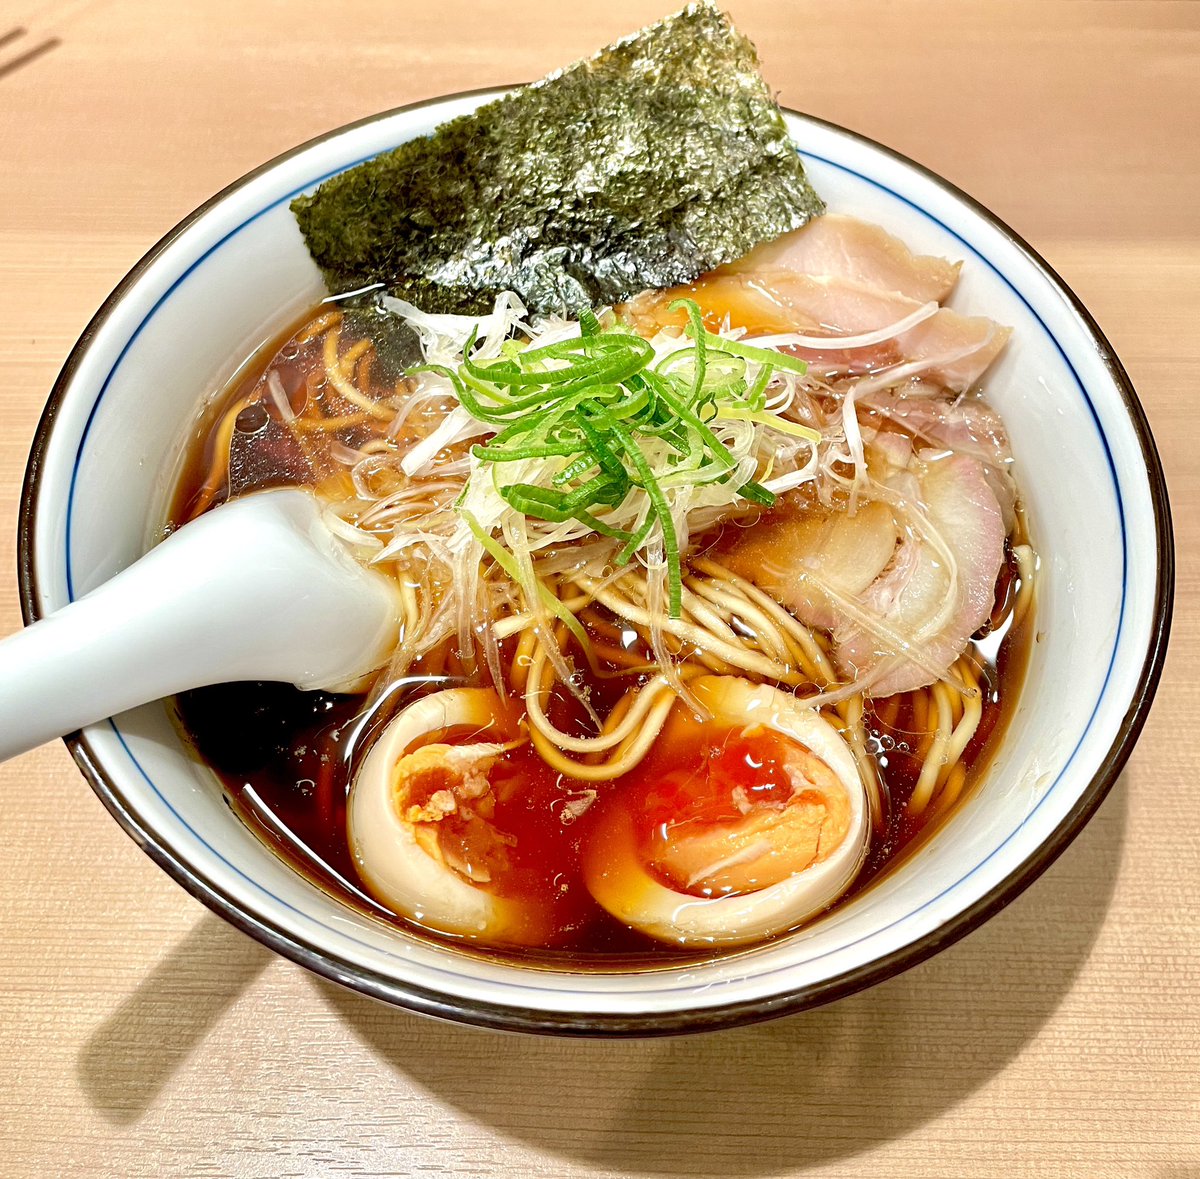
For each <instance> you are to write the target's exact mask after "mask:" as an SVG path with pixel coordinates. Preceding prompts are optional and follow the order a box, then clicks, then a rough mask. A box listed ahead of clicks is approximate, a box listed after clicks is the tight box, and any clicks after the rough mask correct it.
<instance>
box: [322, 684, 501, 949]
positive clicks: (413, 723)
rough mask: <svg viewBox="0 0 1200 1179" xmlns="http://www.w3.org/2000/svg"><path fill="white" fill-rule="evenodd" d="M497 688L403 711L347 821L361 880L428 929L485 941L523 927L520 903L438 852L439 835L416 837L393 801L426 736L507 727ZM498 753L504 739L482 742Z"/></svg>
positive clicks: (441, 696) (354, 796) (354, 791)
mask: <svg viewBox="0 0 1200 1179" xmlns="http://www.w3.org/2000/svg"><path fill="white" fill-rule="evenodd" d="M501 716H502V711H501V708H500V702H499V700H498V699H497V697H496V694H495V692H493V691H491V690H490V689H485V688H451V689H448V690H446V691H443V692H437V693H435V694H434V695H432V696H427V697H425V698H424V699H423V700H419V701H417V703H415V704H412V705H410V706H409V707H408V708H406V709H404V710H403V711H402V712H401V713H400V714H399V715H398V716H397V717H396V718H395V720H393V721H392V722H391V723H390V724H389V725H388V727H387V728H386V729H385V730H384V732H383V734H382V735H381V736H380V738H379V739H378V740H377V741H376V742H375V745H374V746H373V748H372V749H371V751H370V753H369V754H368V755H367V757H366V759H365V760H364V762H363V764H362V767H361V768H360V769H359V771H358V773H357V775H356V776H355V779H354V784H353V786H352V787H351V789H350V797H349V801H348V803H347V809H346V822H347V829H348V835H349V840H350V852H351V854H352V855H353V857H354V862H355V863H356V864H357V866H358V871H359V874H360V875H361V877H362V879H363V882H364V883H365V884H366V885H367V887H368V889H369V890H370V892H371V893H372V894H373V895H374V896H375V897H376V899H378V900H380V901H382V902H383V903H384V904H385V905H387V906H388V907H389V908H390V909H392V910H393V911H394V912H396V913H398V914H400V915H401V916H404V917H408V918H411V919H412V920H413V921H416V922H419V923H420V924H421V925H424V926H426V927H428V928H430V929H435V930H439V931H441V932H443V933H450V934H458V935H462V936H467V937H480V936H483V937H486V938H487V939H488V940H499V941H505V940H510V939H512V938H513V937H514V936H515V934H516V931H517V929H518V928H519V926H520V924H521V922H520V914H519V910H518V906H517V905H516V903H515V902H513V901H511V900H507V899H505V898H503V897H498V896H495V895H494V894H493V893H491V892H489V891H488V890H487V889H485V888H482V887H480V886H478V885H475V884H472V883H471V882H470V881H469V880H467V879H465V878H464V877H463V876H462V875H460V874H459V873H458V872H456V871H454V869H453V868H451V867H450V866H449V865H447V864H446V863H444V862H443V861H442V860H441V859H440V858H439V857H438V856H437V854H436V841H434V842H433V843H431V842H430V841H428V840H426V841H425V843H426V844H427V845H429V846H431V847H432V848H433V853H432V854H431V852H430V851H426V850H425V847H424V846H422V844H421V842H419V841H418V839H417V834H416V827H415V826H414V824H412V823H409V822H407V821H406V820H405V819H404V817H403V816H402V814H401V813H400V810H399V808H398V807H397V805H396V792H395V786H394V784H395V781H396V774H397V766H398V765H400V763H401V761H402V759H403V758H404V757H405V756H406V754H408V752H409V751H410V750H411V749H412V748H413V747H414V746H418V745H420V744H423V742H421V738H422V737H425V736H428V735H431V734H434V733H437V732H439V731H441V730H445V729H453V728H459V727H470V728H471V729H474V730H476V731H477V733H478V734H479V735H480V736H493V737H498V738H500V739H501V742H502V741H503V738H504V737H505V735H506V734H505V732H504V728H503V723H502V721H501V719H500V718H501ZM477 742H478V738H476V742H475V743H476V747H477V748H479V749H480V750H481V752H489V751H490V752H499V751H500V750H501V749H503V748H504V746H503V744H502V743H493V744H478V743H477Z"/></svg>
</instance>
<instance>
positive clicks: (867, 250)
mask: <svg viewBox="0 0 1200 1179" xmlns="http://www.w3.org/2000/svg"><path fill="white" fill-rule="evenodd" d="M960 266H961V263H959V262H949V261H947V260H946V259H945V258H937V257H933V256H931V255H927V254H914V253H913V252H912V250H910V249H909V248H908V246H906V245H905V244H904V242H902V241H901V240H900V239H899V238H897V237H893V236H892V235H891V234H890V233H888V232H887V230H885V229H882V228H881V227H880V226H878V225H872V224H871V223H870V222H869V221H860V220H859V219H858V218H857V217H848V216H846V215H845V214H841V213H826V214H825V215H824V216H823V217H817V218H814V219H813V220H812V221H810V222H809V223H808V224H807V225H805V226H803V227H802V228H800V229H796V230H793V231H792V232H791V233H785V234H784V235H783V236H782V237H779V238H776V239H775V241H773V242H766V243H765V244H764V245H761V246H758V247H757V248H756V249H753V250H751V251H750V253H749V254H747V255H746V256H745V257H744V258H742V259H740V260H739V261H737V262H731V263H730V264H729V265H728V266H724V267H722V268H721V270H719V271H718V273H729V274H754V273H763V272H766V271H772V270H787V271H791V272H793V273H795V274H808V275H824V276H826V277H830V278H841V279H848V280H849V281H851V282H855V283H860V284H862V285H863V286H869V287H876V288H878V289H879V290H881V291H895V292H897V293H898V294H901V295H904V296H905V297H907V298H909V299H915V300H916V301H917V302H918V303H928V302H931V301H932V302H934V303H941V302H943V301H944V300H945V299H946V297H947V296H948V295H949V294H950V292H951V290H952V289H953V288H954V284H955V283H956V282H957V281H958V271H959V267H960Z"/></svg>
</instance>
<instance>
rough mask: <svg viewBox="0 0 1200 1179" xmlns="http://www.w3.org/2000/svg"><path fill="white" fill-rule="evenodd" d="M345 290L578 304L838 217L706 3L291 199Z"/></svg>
mask: <svg viewBox="0 0 1200 1179" xmlns="http://www.w3.org/2000/svg"><path fill="white" fill-rule="evenodd" d="M292 210H293V212H294V213H295V216H296V220H297V222H298V223H299V226H300V229H301V231H302V232H303V234H304V238H305V241H306V242H307V244H308V248H309V251H310V253H311V254H312V256H313V258H314V260H315V261H316V262H317V264H318V265H319V266H320V267H321V269H322V271H323V272H324V274H325V278H326V282H327V283H328V285H329V288H330V290H331V291H333V292H334V293H337V292H340V291H345V290H351V289H354V288H356V287H361V286H363V285H365V284H368V283H372V282H383V283H384V284H385V285H386V286H387V288H388V289H389V290H390V291H391V292H392V293H393V294H395V295H399V296H401V297H403V298H405V299H408V300H409V301H410V302H413V303H415V304H417V305H418V306H420V307H423V308H425V309H426V310H428V311H451V312H468V313H475V312H481V311H484V310H486V309H487V308H488V307H489V305H490V304H491V302H492V300H493V298H494V296H495V294H496V293H497V292H498V291H501V290H512V291H515V292H516V293H517V294H518V295H519V296H520V297H521V298H522V299H523V300H524V301H525V303H526V305H527V306H528V307H530V309H531V310H534V311H542V312H563V311H566V312H571V311H578V310H579V309H580V308H581V307H583V306H588V305H595V304H611V303H615V302H619V301H620V300H622V299H626V298H628V297H629V296H631V295H633V294H635V293H636V292H637V291H640V290H644V289H646V288H647V287H665V286H672V285H674V284H676V283H681V282H687V281H689V280H690V279H692V278H695V277H696V275H698V274H700V273H702V272H703V271H705V270H710V269H712V268H713V267H714V266H719V265H721V264H722V263H724V262H730V261H733V260H734V259H735V258H739V257H741V256H742V255H744V254H746V253H747V252H749V250H750V249H752V248H753V247H754V246H756V245H758V244H759V243H761V242H764V241H769V240H771V239H773V238H776V237H778V236H779V235H780V234H782V233H785V232H787V231H788V230H791V229H797V228H799V227H800V226H801V225H803V224H804V223H805V222H806V221H808V220H809V218H810V217H813V216H817V215H819V214H820V213H822V212H823V211H824V203H823V202H822V201H821V198H820V197H819V196H818V195H817V194H816V192H814V191H813V189H812V187H811V185H810V184H809V183H808V180H807V178H806V177H805V174H804V169H803V166H802V165H801V163H800V158H799V156H798V155H797V153H796V151H795V148H794V147H793V145H792V143H791V141H790V140H789V139H788V135H787V129H786V127H785V125H784V122H783V117H782V115H781V114H780V112H779V107H778V106H777V105H776V103H775V101H774V99H773V98H772V96H771V93H770V91H769V90H768V89H767V86H766V83H765V82H764V81H763V79H762V77H761V76H760V75H759V72H758V58H757V55H756V53H755V50H754V46H753V45H752V44H751V43H750V41H748V40H747V39H746V38H745V37H743V36H742V35H741V34H740V33H738V32H737V31H736V30H735V29H734V28H733V27H732V25H731V24H730V23H729V21H728V19H727V18H726V16H725V15H724V14H723V13H722V12H720V10H719V9H717V8H716V7H715V6H714V5H713V4H712V3H710V2H708V0H702V2H699V3H694V4H691V5H689V6H688V7H687V8H685V9H684V10H683V11H682V12H679V13H677V14H676V15H674V16H672V17H669V18H668V19H666V20H664V21H662V22H660V23H659V24H656V25H652V26H650V27H649V28H646V29H643V30H642V31H641V32H640V33H637V34H635V35H633V36H632V37H629V38H627V39H625V40H623V41H619V42H617V43H616V44H615V45H611V46H609V47H608V48H607V49H603V50H601V51H600V52H599V53H598V54H596V55H595V56H594V57H591V58H588V59H587V60H585V61H581V62H577V63H576V64H574V65H572V66H568V67H567V68H566V69H564V70H561V71H558V72H556V73H554V74H551V75H549V76H548V77H546V78H544V79H542V80H541V81H539V82H534V83H533V84H532V85H529V86H525V87H522V88H521V89H519V90H516V91H514V92H513V93H511V94H509V95H506V96H505V97H503V98H501V99H498V100H497V101H495V102H491V103H488V104H487V105H485V106H482V107H480V108H479V109H478V110H476V111H475V112H473V113H472V114H470V115H465V116H462V117H461V118H458V119H454V120H452V121H451V122H449V123H446V124H444V125H443V126H442V127H440V128H439V129H438V130H437V131H436V132H435V133H434V134H433V135H432V136H429V137H428V138H424V139H417V140H413V141H411V142H409V143H405V144H402V145H401V146H400V147H398V148H397V149H395V150H394V151H391V152H388V153H386V154H384V155H381V156H377V157H376V158H375V159H373V160H370V161H368V162H367V163H364V164H360V165H359V166H358V167H356V168H352V169H350V170H349V171H347V172H343V173H341V174H340V175H338V176H335V177H333V178H332V179H330V180H327V181H326V182H325V183H324V184H322V185H321V187H320V188H318V189H317V190H316V192H314V193H312V194H311V195H309V196H302V197H299V198H297V199H296V200H295V201H293V202H292Z"/></svg>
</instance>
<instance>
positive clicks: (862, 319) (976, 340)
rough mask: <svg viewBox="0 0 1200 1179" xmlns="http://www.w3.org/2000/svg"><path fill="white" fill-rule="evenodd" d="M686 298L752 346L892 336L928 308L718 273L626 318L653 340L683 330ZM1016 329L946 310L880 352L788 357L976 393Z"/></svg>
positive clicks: (782, 278) (763, 276)
mask: <svg viewBox="0 0 1200 1179" xmlns="http://www.w3.org/2000/svg"><path fill="white" fill-rule="evenodd" d="M680 297H688V298H694V299H695V300H696V301H697V302H698V303H699V304H700V306H701V308H703V310H704V312H705V319H706V321H707V323H708V325H709V327H710V328H714V329H715V328H720V327H722V326H723V325H724V324H725V323H728V324H729V326H730V327H735V328H736V327H740V328H745V329H746V331H747V338H748V339H750V340H752V338H753V337H754V336H755V335H760V334H763V335H776V334H780V333H787V332H799V333H801V334H803V335H808V336H829V337H836V336H857V335H861V334H864V333H868V332H874V331H878V330H879V329H881V328H887V327H889V326H891V325H892V324H895V323H899V322H900V321H901V320H903V319H904V318H905V317H907V316H910V315H912V314H913V313H914V312H915V311H918V310H920V308H921V307H922V306H923V304H922V303H921V302H920V301H918V300H916V299H909V298H907V297H906V296H904V295H900V294H897V293H895V292H893V291H885V290H882V289H880V288H878V287H872V286H867V285H866V284H864V283H860V282H855V281H853V280H851V279H846V278H835V277H829V276H823V275H806V274H795V273H792V272H790V271H787V270H769V271H763V272H759V273H755V274H749V273H745V274H730V273H722V272H719V271H718V272H714V273H713V274H710V275H707V276H705V277H703V278H700V279H697V280H696V282H695V283H693V284H692V285H691V286H689V287H675V288H672V289H671V290H668V291H647V292H644V293H643V294H641V295H638V296H637V297H636V298H634V299H632V300H631V301H630V302H629V303H627V304H625V305H624V307H623V308H622V315H623V316H624V317H625V318H627V319H628V320H629V321H630V322H631V324H632V325H633V326H634V328H635V329H636V330H638V331H639V332H642V333H643V334H646V335H653V334H654V332H655V331H656V330H657V329H659V328H661V327H663V326H665V325H672V324H673V325H677V326H680V327H682V326H683V325H684V323H685V322H686V317H685V314H684V312H683V311H682V310H679V311H675V312H672V311H671V310H670V305H671V303H672V302H673V301H674V300H675V299H678V298H680ZM1010 333H1011V329H1009V328H1007V327H1002V326H1001V325H1000V324H998V323H995V322H994V321H992V320H990V319H987V318H985V317H983V316H965V315H960V314H959V313H958V312H957V311H951V310H949V309H948V308H945V307H942V308H939V309H938V310H937V311H936V312H934V314H933V315H931V316H929V318H927V319H925V320H922V321H921V322H920V323H918V324H916V325H915V326H914V327H911V328H909V329H908V330H907V331H904V332H901V333H899V334H898V335H896V336H893V337H892V338H891V339H889V340H886V341H885V342H883V343H880V344H872V345H869V346H867V347H859V348H838V347H835V346H834V342H833V341H832V340H831V343H830V347H828V348H825V347H821V348H800V347H791V348H788V349H787V350H788V351H789V352H793V353H794V354H795V355H797V356H799V357H801V358H802V359H804V360H807V361H808V362H809V365H810V367H811V370H812V371H813V372H814V373H818V374H821V375H825V376H830V377H836V376H839V375H844V374H854V373H865V372H872V371H875V370H877V369H882V368H886V367H888V366H890V365H896V364H904V363H907V362H920V363H921V365H922V368H921V375H923V376H926V377H929V378H931V379H933V380H935V381H938V382H940V383H941V384H942V385H945V386H946V387H947V388H949V389H951V390H953V391H954V392H956V393H959V392H962V391H964V390H966V389H969V388H971V387H972V386H973V385H975V384H976V383H977V382H978V380H979V378H980V377H981V376H982V375H983V373H984V370H985V369H986V368H987V367H988V365H990V364H991V363H992V361H993V360H995V358H996V356H997V355H998V354H999V352H1000V350H1001V349H1002V348H1003V347H1004V345H1005V342H1006V341H1007V340H1008V337H1009V335H1010Z"/></svg>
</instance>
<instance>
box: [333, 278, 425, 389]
mask: <svg viewBox="0 0 1200 1179" xmlns="http://www.w3.org/2000/svg"><path fill="white" fill-rule="evenodd" d="M344 315H345V330H346V331H347V332H348V333H349V334H350V335H351V336H354V337H357V338H365V339H369V340H371V341H372V342H373V343H374V345H375V363H376V364H377V365H378V366H379V376H380V377H381V378H382V379H383V380H385V381H388V382H394V381H398V380H399V379H400V378H401V377H402V376H404V374H405V373H406V372H408V370H409V369H410V368H414V367H415V366H417V365H419V364H421V363H422V362H423V361H424V359H425V357H424V354H423V352H422V351H421V338H420V336H418V335H417V333H416V331H415V329H414V328H413V327H412V326H411V325H410V324H409V323H408V321H407V320H405V319H404V318H403V317H401V316H399V315H392V314H390V313H389V312H388V311H386V310H385V309H384V307H383V304H382V302H381V301H380V298H379V295H378V294H377V293H372V294H371V295H369V296H367V297H365V298H360V299H356V300H355V301H354V302H353V303H352V304H350V305H349V306H345V308H344Z"/></svg>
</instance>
